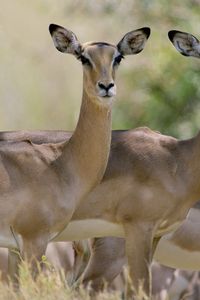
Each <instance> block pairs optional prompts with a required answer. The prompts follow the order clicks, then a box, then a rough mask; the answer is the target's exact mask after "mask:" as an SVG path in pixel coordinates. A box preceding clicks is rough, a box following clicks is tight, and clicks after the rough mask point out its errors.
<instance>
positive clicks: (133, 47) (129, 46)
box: [117, 27, 151, 55]
mask: <svg viewBox="0 0 200 300" xmlns="http://www.w3.org/2000/svg"><path fill="white" fill-rule="evenodd" d="M150 33H151V29H150V28H149V27H143V28H140V29H137V30H133V31H130V32H128V33H127V34H125V36H124V37H123V38H122V39H121V41H120V42H119V43H118V44H117V48H118V51H119V52H120V53H121V54H122V55H130V54H137V53H139V52H141V51H142V50H143V49H144V46H145V43H146V41H147V40H148V38H149V36H150Z"/></svg>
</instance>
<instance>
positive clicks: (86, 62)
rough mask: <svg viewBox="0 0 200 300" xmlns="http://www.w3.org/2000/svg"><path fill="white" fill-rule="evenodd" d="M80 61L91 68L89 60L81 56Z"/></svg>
mask: <svg viewBox="0 0 200 300" xmlns="http://www.w3.org/2000/svg"><path fill="white" fill-rule="evenodd" d="M78 59H79V60H80V61H81V62H82V64H83V65H88V66H91V63H90V61H89V59H88V58H87V57H85V56H83V55H80V56H79V57H78Z"/></svg>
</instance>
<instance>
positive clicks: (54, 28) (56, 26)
mask: <svg viewBox="0 0 200 300" xmlns="http://www.w3.org/2000/svg"><path fill="white" fill-rule="evenodd" d="M57 28H58V25H56V24H50V25H49V32H50V34H52V33H53V32H54V31H55V30H56V29H57Z"/></svg>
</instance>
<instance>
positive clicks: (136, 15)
mask: <svg viewBox="0 0 200 300" xmlns="http://www.w3.org/2000/svg"><path fill="white" fill-rule="evenodd" d="M199 15H200V0H182V1H181V3H180V1H172V0H162V1H159V0H152V1H150V0H149V1H148V0H123V1H120V0H105V1H102V0H93V1H92V0H68V1H64V0H60V1H55V0H42V1H41V0H40V1H39V0H34V1H26V0H12V1H11V0H1V7H0V41H1V47H0V105H1V107H0V130H17V129H70V130H72V129H74V128H75V125H76V122H77V118H78V114H79V108H80V101H81V91H82V69H81V64H80V62H78V61H77V60H76V59H75V58H74V57H73V56H70V55H66V54H62V53H60V52H58V51H57V50H56V49H55V47H54V45H53V43H52V40H51V37H50V35H49V32H48V26H49V24H50V23H57V24H59V25H62V26H64V27H66V28H68V29H71V30H72V31H73V32H74V33H75V34H76V35H77V36H78V38H79V40H80V41H81V42H85V41H90V40H96V41H108V42H111V43H117V42H118V41H119V40H120V39H121V38H122V36H123V35H124V34H125V33H126V32H128V31H130V30H134V29H137V28H140V27H143V26H149V27H151V29H152V35H151V37H150V39H149V41H148V43H147V44H146V47H145V49H144V51H143V52H142V53H140V54H138V55H135V56H128V57H126V59H125V60H124V61H123V62H122V63H121V66H120V69H119V71H118V76H117V83H118V94H117V101H116V103H115V105H114V112H113V129H126V128H134V127H137V126H149V127H151V128H152V129H155V130H158V131H161V132H162V133H165V134H170V135H173V136H176V137H179V138H187V137H190V136H192V135H193V134H195V133H197V131H198V129H199V128H200V84H199V82H200V72H199V70H200V61H198V60H197V59H195V58H186V57H183V56H181V55H180V54H179V53H178V52H177V51H176V50H175V48H174V47H173V46H172V44H171V42H170V41H169V40H168V37H167V32H168V31H169V30H171V29H177V30H181V31H186V32H190V33H192V34H194V35H195V36H197V37H198V36H200V30H199V29H200V20H199Z"/></svg>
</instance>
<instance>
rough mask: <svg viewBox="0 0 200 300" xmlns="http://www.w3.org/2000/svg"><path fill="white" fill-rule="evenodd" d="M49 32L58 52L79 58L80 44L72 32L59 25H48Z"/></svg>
mask: <svg viewBox="0 0 200 300" xmlns="http://www.w3.org/2000/svg"><path fill="white" fill-rule="evenodd" d="M49 32H50V34H51V36H52V39H53V42H54V45H55V47H56V48H57V49H58V50H59V51H61V52H64V53H70V54H73V55H75V56H79V55H80V54H81V48H82V47H81V44H80V43H79V41H78V39H77V37H76V35H75V34H74V33H73V32H72V31H70V30H68V29H65V28H63V27H61V26H59V25H55V24H50V25H49Z"/></svg>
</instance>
